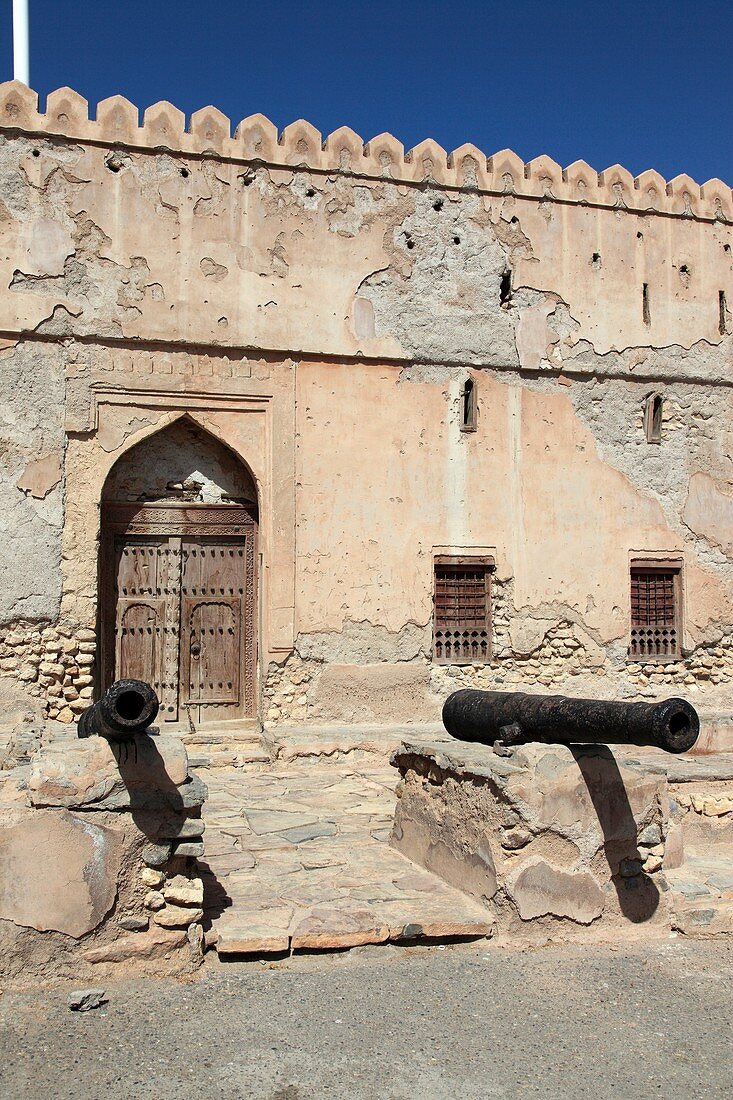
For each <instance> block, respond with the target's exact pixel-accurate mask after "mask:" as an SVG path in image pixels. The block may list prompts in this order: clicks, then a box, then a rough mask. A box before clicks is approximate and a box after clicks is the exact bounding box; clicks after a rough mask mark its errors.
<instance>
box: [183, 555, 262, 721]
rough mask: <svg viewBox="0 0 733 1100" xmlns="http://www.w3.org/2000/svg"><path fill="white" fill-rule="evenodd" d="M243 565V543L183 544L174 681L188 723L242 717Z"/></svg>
mask: <svg viewBox="0 0 733 1100" xmlns="http://www.w3.org/2000/svg"><path fill="white" fill-rule="evenodd" d="M245 563H246V543H245V541H244V540H231V541H229V540H220V539H215V538H211V539H207V538H198V539H186V540H184V543H183V574H182V580H181V676H180V679H181V691H182V701H184V702H185V704H186V708H187V709H190V711H191V714H192V716H193V717H194V718H198V719H204V720H205V719H207V718H213V717H218V718H228V717H236V716H238V715H239V714H241V713H242V710H241V704H242V701H243V700H242V684H241V676H240V671H241V668H242V656H243V642H244V637H243V625H244V622H245V615H244V594H245V581H246V578H245Z"/></svg>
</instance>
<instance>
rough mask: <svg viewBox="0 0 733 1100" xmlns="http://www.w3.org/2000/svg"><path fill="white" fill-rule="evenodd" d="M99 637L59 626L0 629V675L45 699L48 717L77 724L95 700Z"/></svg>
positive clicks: (20, 624)
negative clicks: (84, 711)
mask: <svg viewBox="0 0 733 1100" xmlns="http://www.w3.org/2000/svg"><path fill="white" fill-rule="evenodd" d="M96 652H97V635H96V632H95V631H94V630H91V629H89V628H84V627H72V626H69V625H67V624H63V623H59V624H57V625H55V626H50V625H47V624H43V623H28V622H22V621H21V622H17V623H13V624H12V625H10V626H8V627H0V676H2V677H3V678H5V679H7V680H9V681H11V682H17V681H19V682H20V684H21V685H22V687H23V690H24V691H26V692H27V693H28V695H30V696H31V697H34V698H38V699H40V700H41V701H42V703H43V705H44V709H45V714H46V716H47V717H48V718H53V719H57V720H58V721H59V722H75V721H76V719H77V718H78V716H79V714H80V713H81V712H82V711H83V710H84V708H85V707H88V706H89V704H90V702H91V701H92V695H93V685H94V661H95V657H96Z"/></svg>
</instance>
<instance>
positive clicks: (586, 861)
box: [391, 739, 668, 934]
mask: <svg viewBox="0 0 733 1100" xmlns="http://www.w3.org/2000/svg"><path fill="white" fill-rule="evenodd" d="M393 763H394V764H396V766H397V767H399V769H400V772H401V774H402V776H403V779H404V782H403V783H402V784H401V785H400V787H399V788H398V800H397V807H396V811H395V820H394V826H393V830H392V837H391V842H392V844H393V846H394V847H396V848H397V849H398V850H399V851H401V852H402V853H403V854H404V855H406V856H408V857H409V858H410V859H412V860H413V861H414V862H416V863H418V864H419V865H420V866H422V867H425V868H426V869H427V870H429V871H432V872H433V873H434V874H436V875H439V876H440V877H441V878H442V879H443V880H444V881H445V882H447V883H450V885H451V886H454V887H456V888H457V889H459V890H462V891H463V892H464V893H465V894H467V895H469V896H471V897H473V898H476V899H477V900H478V901H479V902H481V903H482V905H483V906H484V907H485V909H486V911H487V919H490V918H491V916H492V915H493V916H495V917H496V920H497V923H498V924H499V926H500V928H503V929H505V930H507V931H515V930H516V929H518V928H519V927H521V928H522V929H523V930H526V926H527V925H528V924H530V925H531V923H532V922H533V921H539V920H543V923H544V924H545V925H546V924H547V921H548V919H549V920H555V921H563V922H564V925H565V928H566V929H567V932H568V934H570V922H573V923H574V924H576V925H589V924H591V923H593V922H594V921H596V920H598V919H599V918H600V917H602V918H603V923H604V926H605V925H606V924H608V925H611V924H616V925H619V924H628V925H629V926H631V925H632V924H638V923H640V922H643V921H647V920H651V919H652V917H653V916H654V914H655V913H656V912H657V910H659V914H660V916H661V917H664V915H665V913H666V907H665V906H663V907H661V908H660V900H661V897H662V895H661V894H660V889H659V888H658V887H657V886H655V884H654V880H653V879H652V878H650V877H649V875H644V874H643V873H642V872H643V867H642V863H643V860H642V859H640V858H639V849H638V837H639V836H640V835H641V836H645V837H646V838H647V840H648V841H650V842H651V841H656V840H658V839H659V840H661V836H662V832H663V829H664V827H665V826H666V819H665V816H664V815H665V813H666V806H667V803H668V798H667V780H666V776H665V775H656V774H652V775H650V774H646V773H644V772H643V771H641V769H640V768H632V767H629V766H627V765H625V764H621V763H619V761H618V760H617V759H616V757H615V755H614V754H613V753H611V752H610V750H608V749H607V748H605V747H603V746H600V747H593V748H590V747H582V746H578V747H577V748H574V749H572V750H571V749H568V748H565V747H563V746H555V745H546V746H543V745H527V746H521V747H520V748H518V749H516V750H512V751H510V752H509V754H508V755H505V754H500V753H496V752H494V750H493V749H492V748H490V747H487V746H482V745H477V744H467V743H463V742H457V741H453V740H452V739H450V740H448V739H446V740H445V741H435V742H431V743H420V742H406V743H405V744H404V745H403V746H402V748H401V749H399V750H398V751H397V752H396V753H395V754H394V756H393ZM643 859H647V860H648V861H649V862H648V863H647V866H646V870H647V871H649V872H653V871H657V870H659V869H660V867H661V853H657V852H651V851H649V850H648V849H647V848H644V855H643ZM619 871H620V875H621V876H630V877H619ZM519 922H521V924H520V923H519ZM523 934H525V931H523ZM542 934H546V933H542ZM553 934H556V933H553ZM560 934H562V933H560Z"/></svg>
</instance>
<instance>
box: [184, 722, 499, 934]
mask: <svg viewBox="0 0 733 1100" xmlns="http://www.w3.org/2000/svg"><path fill="white" fill-rule="evenodd" d="M346 747H347V746H346V745H345V744H344V743H341V748H342V749H343V748H346ZM354 751H359V750H354ZM311 759H313V760H314V761H315V762H312V763H303V762H302V761H299V762H298V763H292V762H291V763H285V764H282V765H273V766H272V767H271V768H268V769H267V770H266V771H245V772H243V771H241V770H238V769H237V770H235V769H230V770H225V769H221V768H219V769H216V770H215V771H211V772H209V774H208V775H207V784H208V786H209V801H208V802H207V804H206V810H205V819H206V825H207V832H206V858H205V863H204V867H203V877H204V884H205V903H204V904H205V925H209V931H208V932H207V939H208V941H209V942H210V943H216V949H217V951H218V953H219V954H220V955H234V954H240V953H258V954H272V953H280V952H285V951H290V950H309V949H310V950H314V949H324V948H325V949H327V948H344V947H353V946H356V945H359V944H367V943H384V942H386V941H397V942H404V941H415V940H417V939H435V938H438V939H450V938H452V937H459V936H460V937H469V936H470V937H473V936H485V935H490V934H491V932H492V929H493V920H492V919H491V918H490V916H489V915H488V914H487V913H486V911H485V909H484V908H483V907H481V906H480V905H478V904H477V903H476V902H475V901H474V900H473V899H471V898H468V897H466V895H465V894H463V893H461V892H460V891H459V890H456V889H454V888H453V887H451V886H449V885H447V884H446V883H444V882H442V881H441V879H440V878H438V877H437V876H435V875H433V874H431V873H429V872H427V871H425V870H423V869H422V868H419V867H416V866H415V864H413V863H411V862H410V861H409V860H408V859H406V858H405V857H404V856H402V855H400V853H399V852H396V851H394V849H392V848H390V846H389V843H388V840H389V834H390V830H391V827H392V820H393V816H394V805H395V795H394V786H395V781H396V774H395V772H394V769H392V768H390V767H389V765H388V764H387V763H386V761H384V759H383V758H382V757H379V758H377V759H376V760H375V758H374V755H370V754H369V753H368V752H367V751H366V750H364V756H363V757H361V758H359V759H358V760H357V761H355V762H351V761H350V760H349V759H348V758H346V759H343V758H342V759H338V760H332V759H327V760H326V761H325V762H324V761H323V760H322V759H321V757H320V755H319V754H317V753H314V754H312V755H311Z"/></svg>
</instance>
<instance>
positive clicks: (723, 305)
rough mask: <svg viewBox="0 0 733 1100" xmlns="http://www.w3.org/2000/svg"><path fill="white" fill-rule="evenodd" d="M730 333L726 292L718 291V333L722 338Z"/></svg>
mask: <svg viewBox="0 0 733 1100" xmlns="http://www.w3.org/2000/svg"><path fill="white" fill-rule="evenodd" d="M727 331H728V303H727V301H726V298H725V291H724V290H719V291H718V332H719V333H720V335H721V336H725V334H726V332H727Z"/></svg>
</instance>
